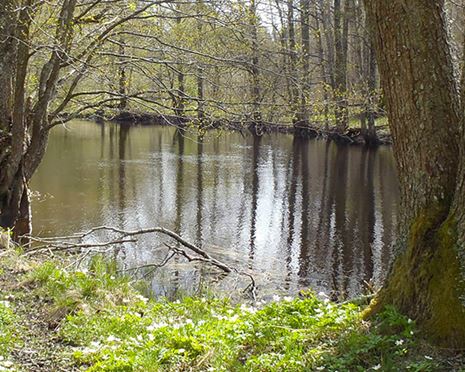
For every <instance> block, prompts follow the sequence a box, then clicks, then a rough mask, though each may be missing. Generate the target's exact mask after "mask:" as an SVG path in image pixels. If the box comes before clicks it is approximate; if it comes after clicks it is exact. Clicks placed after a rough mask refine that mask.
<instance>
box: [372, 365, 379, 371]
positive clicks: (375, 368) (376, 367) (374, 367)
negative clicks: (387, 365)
mask: <svg viewBox="0 0 465 372" xmlns="http://www.w3.org/2000/svg"><path fill="white" fill-rule="evenodd" d="M371 369H373V370H375V371H377V370H378V369H381V364H377V365H375V366H373V367H371Z"/></svg>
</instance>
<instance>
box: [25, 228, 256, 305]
mask: <svg viewBox="0 0 465 372" xmlns="http://www.w3.org/2000/svg"><path fill="white" fill-rule="evenodd" d="M102 231H103V232H107V233H110V234H114V235H115V236H114V238H110V239H108V240H106V241H104V242H98V241H95V242H85V243H84V242H83V239H85V238H89V237H91V236H92V235H93V234H95V233H97V232H102ZM156 233H158V234H163V235H166V236H168V237H170V238H172V239H173V240H175V241H176V242H177V243H179V244H180V245H182V246H183V247H185V248H187V249H189V250H190V251H192V252H194V253H195V254H197V255H198V256H191V255H190V254H188V253H187V252H186V251H185V250H184V249H181V248H179V247H173V246H171V245H169V244H167V243H164V245H165V246H166V247H167V248H168V249H169V251H170V252H171V254H168V255H167V256H166V257H165V258H164V259H163V260H162V261H161V262H160V263H150V264H144V265H141V266H138V267H133V268H129V269H123V270H121V271H123V272H127V271H137V270H140V269H145V268H152V269H157V268H160V267H163V266H165V265H166V264H168V262H169V261H170V260H171V259H172V258H173V257H174V256H175V255H180V256H182V257H184V258H186V259H187V260H188V261H189V262H193V261H199V262H203V263H207V264H210V265H212V266H215V267H217V268H218V269H220V270H222V271H224V272H225V273H226V274H229V273H232V272H235V273H237V274H239V275H243V276H247V277H248V278H249V279H250V284H249V285H248V286H247V288H246V289H245V290H244V291H249V292H250V293H251V295H252V296H253V297H254V298H255V292H256V283H255V279H254V278H253V276H252V275H251V274H249V273H247V272H245V271H242V270H239V269H237V268H234V267H231V266H229V265H228V264H226V263H224V262H221V261H220V260H218V259H216V258H214V257H212V256H210V255H209V254H208V253H207V252H206V251H205V250H203V249H202V248H200V247H197V246H196V245H194V244H192V243H191V242H189V241H187V240H185V239H184V238H183V237H181V236H180V235H179V234H177V233H175V232H174V231H171V230H168V229H166V228H164V227H153V228H147V229H139V230H123V229H119V228H116V227H112V226H98V227H94V228H92V229H90V230H88V231H87V232H84V233H80V234H73V235H69V236H59V237H48V238H40V237H34V236H27V238H28V239H29V240H30V242H31V244H30V245H29V249H27V250H26V252H25V255H33V254H37V253H40V252H57V251H83V250H85V253H84V255H85V256H87V255H88V254H89V252H90V251H91V252H98V250H96V248H97V249H98V248H107V249H108V248H109V247H112V246H114V245H120V244H124V243H137V242H138V240H137V237H138V236H141V235H147V234H156ZM34 243H38V244H39V245H38V246H32V244H34ZM79 261H82V259H81V260H79Z"/></svg>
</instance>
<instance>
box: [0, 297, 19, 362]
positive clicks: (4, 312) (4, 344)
mask: <svg viewBox="0 0 465 372" xmlns="http://www.w3.org/2000/svg"><path fill="white" fill-rule="evenodd" d="M15 321H16V318H15V315H14V312H13V309H12V304H11V302H10V301H8V300H2V301H0V371H3V370H7V369H8V368H11V367H13V365H14V363H13V362H12V361H11V360H10V352H11V350H12V348H13V346H14V344H15V342H16V341H17V337H16V334H15V329H16V326H15Z"/></svg>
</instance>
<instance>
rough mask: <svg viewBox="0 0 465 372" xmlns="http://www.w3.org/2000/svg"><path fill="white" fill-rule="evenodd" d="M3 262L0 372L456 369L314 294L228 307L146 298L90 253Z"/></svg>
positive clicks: (386, 319)
mask: <svg viewBox="0 0 465 372" xmlns="http://www.w3.org/2000/svg"><path fill="white" fill-rule="evenodd" d="M72 264H73V261H72V257H71V256H67V257H65V256H54V257H50V256H41V257H34V258H31V257H29V258H28V257H26V256H24V255H23V254H21V251H19V250H13V249H8V250H2V251H1V256H0V281H1V286H2V293H1V301H0V369H1V370H17V371H52V370H53V371H60V370H61V371H73V370H88V371H133V370H143V371H161V370H169V371H181V370H192V371H309V370H312V371H318V370H322V371H336V370H338V371H358V370H359V371H369V370H381V371H389V370H392V369H396V370H402V371H403V370H406V371H444V370H447V371H454V370H457V371H459V370H461V368H464V367H465V359H464V358H463V356H462V357H460V355H459V354H457V353H454V352H453V351H445V350H439V349H435V348H433V347H431V346H429V345H428V344H427V343H425V342H423V341H422V340H421V338H420V337H419V335H418V334H417V331H416V329H415V325H414V323H413V322H411V321H410V320H408V319H407V318H405V317H403V316H401V315H399V314H398V313H396V312H395V310H393V309H388V310H386V311H384V312H383V313H382V314H380V315H379V316H378V317H377V318H376V319H373V320H372V321H371V322H365V321H362V320H361V319H360V310H361V306H360V305H358V304H356V303H345V304H336V303H333V302H331V301H329V300H328V299H327V298H325V296H324V295H323V294H320V295H315V294H313V293H311V292H310V291H308V292H306V293H302V296H301V297H298V298H286V297H284V298H279V297H278V296H276V297H275V298H274V299H273V300H272V301H270V302H268V303H264V302H260V301H259V302H244V303H238V304H233V303H231V301H230V300H228V299H227V298H224V297H222V298H219V297H217V296H214V295H212V294H207V293H203V294H199V295H198V296H197V297H185V298H180V299H179V300H177V301H174V302H172V301H167V300H165V299H158V300H154V299H148V298H146V297H144V296H143V295H142V294H141V293H143V292H141V289H140V288H139V287H138V286H139V285H138V284H137V283H135V282H133V281H131V279H130V278H129V277H126V276H119V275H118V272H117V270H116V267H115V266H114V265H113V264H111V263H108V262H106V261H105V260H103V259H102V258H101V257H95V258H94V259H93V261H92V262H91V264H90V265H89V267H88V269H87V270H75V269H73V268H72V267H73V265H72Z"/></svg>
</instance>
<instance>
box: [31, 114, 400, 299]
mask: <svg viewBox="0 0 465 372" xmlns="http://www.w3.org/2000/svg"><path fill="white" fill-rule="evenodd" d="M32 189H33V190H34V191H35V197H34V201H33V211H34V216H33V224H34V232H35V233H36V234H41V235H63V234H71V233H75V232H78V231H83V230H85V229H88V228H90V227H92V226H96V225H104V224H105V225H113V226H117V227H121V228H126V229H137V228H145V227H151V226H157V225H160V226H165V227H167V228H170V229H172V230H175V231H176V232H178V233H180V234H181V235H183V236H184V237H185V238H187V239H189V240H191V241H193V242H195V243H197V244H198V245H200V246H202V247H203V248H204V249H206V250H207V251H209V252H210V253H211V254H212V255H215V257H218V258H220V259H222V260H224V261H227V262H231V263H234V265H236V266H237V267H241V268H247V269H250V270H252V271H253V272H255V275H256V277H257V281H258V284H259V289H260V290H261V291H262V293H267V291H268V292H269V293H271V292H272V291H276V290H278V291H283V292H290V293H295V292H296V291H298V290H299V289H302V288H307V287H312V288H314V289H315V290H316V291H317V292H319V291H324V292H326V293H332V294H333V295H335V296H338V297H339V298H342V297H346V296H353V295H356V294H359V293H361V292H362V291H363V288H364V286H365V283H366V282H372V283H374V284H378V283H379V282H380V280H382V278H383V275H384V273H385V272H386V269H387V266H388V264H389V261H390V257H391V245H392V241H393V239H394V237H395V226H396V215H397V204H398V190H397V180H396V174H395V170H394V161H393V157H392V153H391V149H390V148H389V147H381V148H379V149H377V150H376V151H374V150H371V151H369V150H366V149H363V148H361V147H338V146H336V145H335V144H333V143H326V142H324V141H303V140H293V137H292V136H288V135H270V136H264V137H262V138H254V137H252V136H245V137H244V136H242V135H241V134H239V133H230V132H227V133H217V132H210V133H208V135H207V136H206V137H205V138H204V139H203V140H202V139H200V138H198V137H196V136H195V135H192V134H189V133H184V134H182V133H180V132H178V131H176V130H175V129H174V128H171V127H158V126H153V127H135V128H134V127H133V128H128V127H122V126H118V125H115V124H108V123H106V124H96V123H91V122H83V121H75V122H73V123H71V124H70V125H68V126H67V128H57V129H56V130H54V131H53V132H52V134H51V138H50V142H49V146H48V150H47V154H46V157H45V159H44V161H43V163H42V164H41V166H40V169H39V171H38V172H37V174H36V175H35V177H34V179H33V182H32ZM164 239H165V238H163V237H156V236H152V237H151V238H150V239H145V240H144V241H142V242H140V243H139V244H138V245H137V246H123V247H121V250H120V251H119V252H118V257H119V258H120V260H121V262H122V263H124V265H125V266H126V267H134V266H137V265H141V264H144V263H150V262H157V261H159V260H160V259H161V258H162V257H164V254H165V252H162V251H161V250H160V248H161V246H162V244H161V242H162V241H163V240H164ZM205 271H207V269H205V268H204V267H201V266H195V265H192V264H190V263H185V262H183V261H182V260H176V262H174V263H173V264H172V265H170V266H169V267H167V268H165V269H163V270H158V271H157V272H156V273H155V274H153V275H151V276H150V277H148V278H147V280H148V281H149V283H150V284H151V288H152V289H153V290H154V291H155V292H156V293H158V294H164V295H172V294H173V293H175V292H177V291H179V290H181V291H183V292H191V291H193V290H197V289H198V288H199V287H202V285H203V284H202V283H204V282H205V281H204V278H205V275H208V273H206V272H205ZM210 279H211V278H210ZM210 281H211V280H210ZM236 284H237V283H236ZM236 284H231V279H230V278H227V279H226V278H222V279H217V280H216V284H214V285H215V286H217V287H218V289H223V290H224V289H228V290H230V289H231V286H234V285H236ZM237 286H239V284H237Z"/></svg>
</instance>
